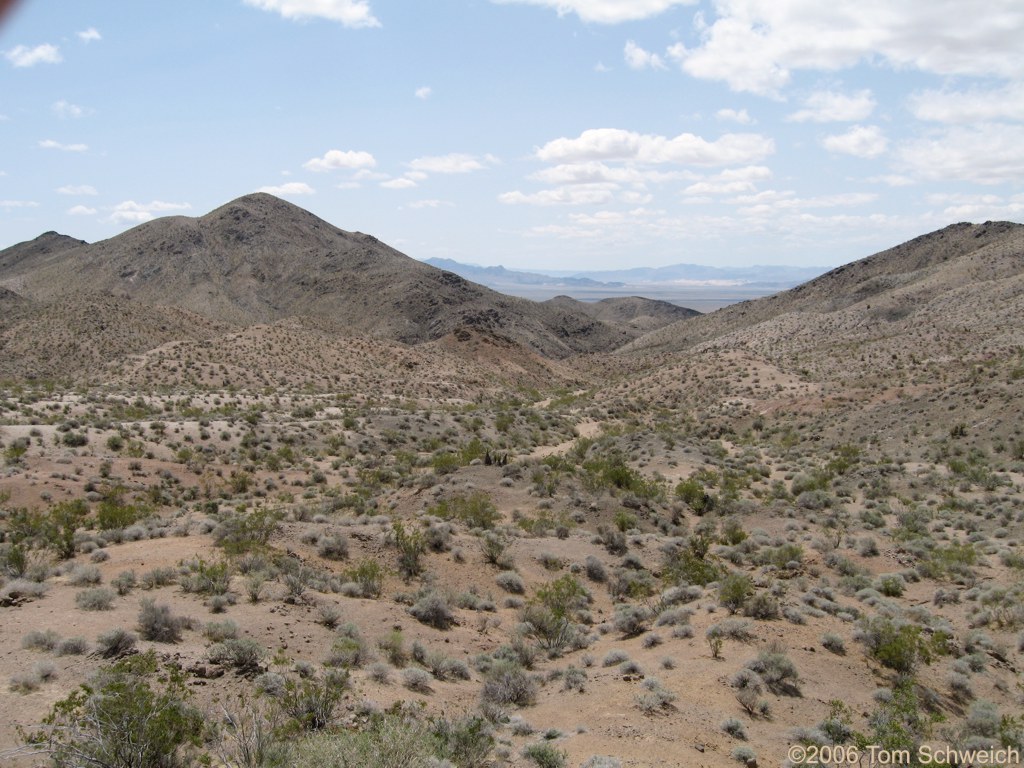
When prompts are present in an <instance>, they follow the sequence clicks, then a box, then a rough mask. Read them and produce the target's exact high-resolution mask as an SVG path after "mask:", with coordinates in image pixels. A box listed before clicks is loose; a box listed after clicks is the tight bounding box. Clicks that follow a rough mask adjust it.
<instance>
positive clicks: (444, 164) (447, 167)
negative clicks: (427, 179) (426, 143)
mask: <svg viewBox="0 0 1024 768" xmlns="http://www.w3.org/2000/svg"><path fill="white" fill-rule="evenodd" d="M495 162H497V158H495V157H493V156H491V155H486V156H485V157H483V158H482V159H481V158H478V157H477V156H476V155H466V154H462V153H459V152H453V153H451V154H448V155H438V156H435V157H418V158H416V159H415V160H413V161H412V162H411V163H409V167H410V168H412V169H413V170H414V171H421V172H423V173H472V172H473V171H482V170H483V169H484V168H486V167H487V165H488V164H492V163H495Z"/></svg>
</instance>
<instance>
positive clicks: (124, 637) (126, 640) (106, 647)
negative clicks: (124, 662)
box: [96, 627, 136, 659]
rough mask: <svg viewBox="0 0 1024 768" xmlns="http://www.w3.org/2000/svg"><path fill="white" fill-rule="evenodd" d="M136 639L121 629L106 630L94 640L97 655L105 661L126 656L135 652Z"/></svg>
mask: <svg viewBox="0 0 1024 768" xmlns="http://www.w3.org/2000/svg"><path fill="white" fill-rule="evenodd" d="M135 641H136V637H135V635H133V634H132V633H131V632H129V631H128V630H126V629H123V628H121V627H116V628H114V629H111V630H108V631H106V632H104V633H103V634H101V635H100V636H99V637H98V638H96V644H97V645H98V646H99V648H98V653H99V654H100V656H102V657H103V658H105V659H117V658H120V657H121V656H127V655H128V654H130V653H131V652H132V651H134V650H135Z"/></svg>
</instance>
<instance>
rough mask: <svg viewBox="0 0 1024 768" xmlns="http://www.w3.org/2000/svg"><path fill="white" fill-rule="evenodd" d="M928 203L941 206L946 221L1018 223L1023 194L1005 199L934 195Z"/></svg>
mask: <svg viewBox="0 0 1024 768" xmlns="http://www.w3.org/2000/svg"><path fill="white" fill-rule="evenodd" d="M928 202H929V203H930V204H931V205H937V206H942V214H943V218H945V219H947V220H949V219H957V220H959V221H991V220H994V219H1015V220H1017V221H1020V219H1021V216H1022V214H1024V194H1017V195H1012V196H1010V197H1005V198H1004V197H1000V196H998V195H953V194H935V195H929V196H928Z"/></svg>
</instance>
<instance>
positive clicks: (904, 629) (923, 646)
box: [857, 616, 946, 674]
mask: <svg viewBox="0 0 1024 768" xmlns="http://www.w3.org/2000/svg"><path fill="white" fill-rule="evenodd" d="M857 639H858V640H860V641H861V642H862V643H864V645H865V646H866V647H867V650H868V653H869V654H870V655H871V656H872V657H873V658H874V659H876V660H877V661H879V662H881V664H882V665H883V666H885V667H888V668H889V669H892V670H895V671H896V672H899V673H900V674H911V673H912V672H913V671H914V670H915V669H916V668H917V666H918V664H920V663H925V664H929V663H931V660H932V658H933V657H934V656H935V654H936V653H942V652H944V650H945V643H946V635H945V634H944V633H942V632H936V633H934V634H933V635H932V636H931V637H930V638H929V637H927V636H925V635H924V634H923V632H922V631H921V628H920V627H918V626H916V625H914V624H904V623H899V622H896V621H893V620H892V619H889V618H886V617H884V616H876V617H874V618H872V619H865V620H864V621H863V622H862V623H861V626H860V629H859V631H858V633H857Z"/></svg>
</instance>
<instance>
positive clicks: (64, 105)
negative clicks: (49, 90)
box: [50, 99, 85, 119]
mask: <svg viewBox="0 0 1024 768" xmlns="http://www.w3.org/2000/svg"><path fill="white" fill-rule="evenodd" d="M50 109H51V110H52V111H53V113H54V114H55V115H56V116H57V117H59V118H61V119H67V118H78V117H81V116H82V115H84V114H85V110H84V109H82V108H81V107H80V106H78V105H77V104H72V103H70V102H68V101H64V99H61V100H60V101H55V102H54V103H53V104H52V105H51V106H50Z"/></svg>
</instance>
